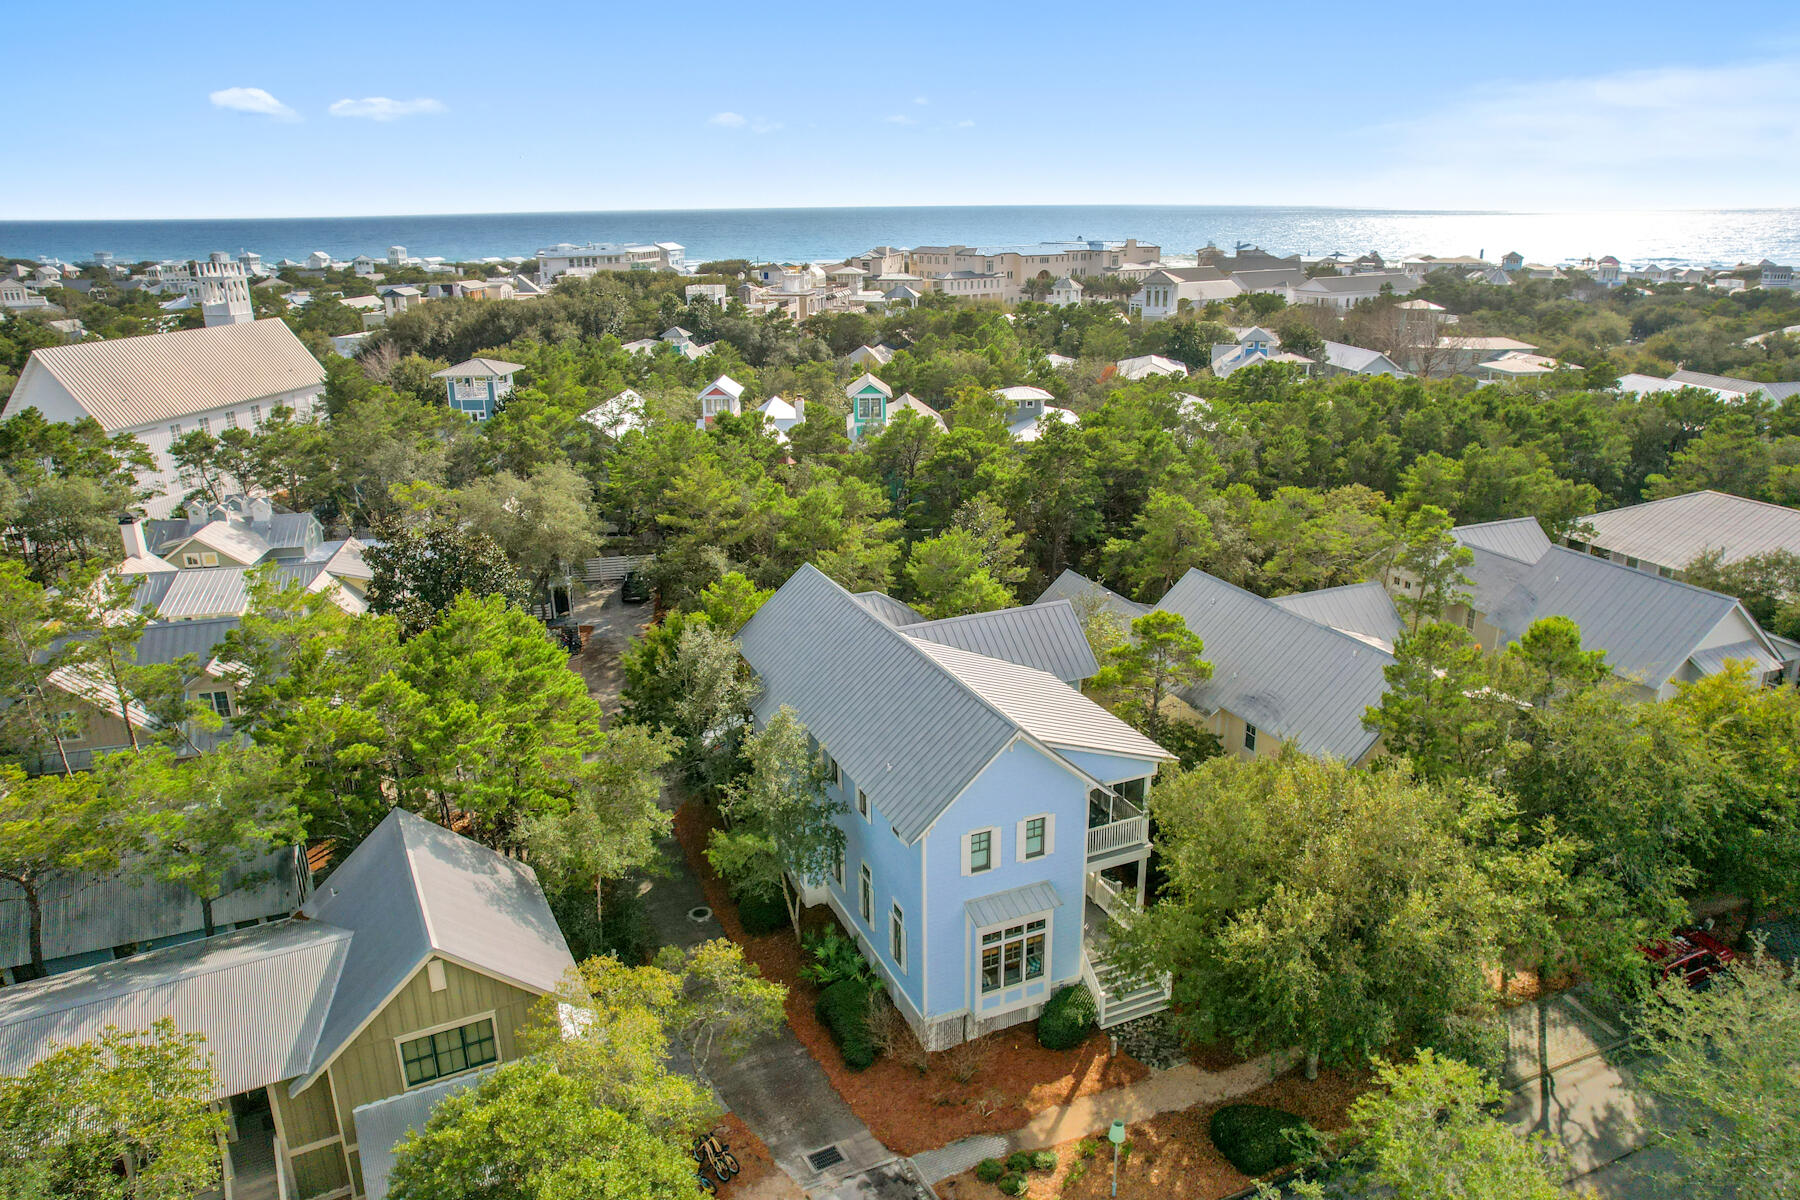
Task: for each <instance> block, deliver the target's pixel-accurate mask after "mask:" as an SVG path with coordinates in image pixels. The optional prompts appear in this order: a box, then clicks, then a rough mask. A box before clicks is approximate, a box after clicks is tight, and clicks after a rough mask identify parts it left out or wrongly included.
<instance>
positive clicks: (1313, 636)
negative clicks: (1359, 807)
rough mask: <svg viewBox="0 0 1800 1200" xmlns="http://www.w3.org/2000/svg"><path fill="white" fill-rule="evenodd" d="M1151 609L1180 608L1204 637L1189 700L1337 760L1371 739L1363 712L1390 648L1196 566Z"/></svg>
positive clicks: (1375, 700)
mask: <svg viewBox="0 0 1800 1200" xmlns="http://www.w3.org/2000/svg"><path fill="white" fill-rule="evenodd" d="M1157 608H1159V609H1163V610H1166V611H1168V612H1175V613H1180V614H1181V616H1182V618H1183V619H1184V620H1185V621H1186V622H1187V627H1188V628H1189V629H1190V630H1192V631H1193V632H1194V633H1197V634H1199V635H1200V638H1201V640H1202V641H1203V642H1204V643H1205V651H1204V655H1203V656H1204V657H1205V659H1206V660H1207V661H1208V662H1210V663H1211V664H1212V668H1213V676H1212V678H1211V679H1209V680H1206V681H1205V682H1203V683H1200V684H1197V685H1195V686H1194V687H1191V688H1188V689H1187V690H1186V691H1184V692H1183V693H1182V696H1183V698H1184V699H1186V700H1187V701H1188V703H1190V704H1192V705H1193V706H1194V707H1196V708H1198V709H1200V710H1201V711H1203V712H1212V711H1214V710H1216V709H1221V708H1223V709H1226V710H1227V711H1229V712H1231V713H1233V714H1235V715H1236V716H1238V717H1240V718H1242V719H1243V720H1245V721H1248V722H1250V723H1251V724H1252V725H1255V726H1256V727H1257V728H1258V729H1259V730H1262V731H1265V732H1267V733H1269V734H1272V735H1274V736H1275V737H1277V738H1279V739H1281V740H1283V741H1292V742H1294V743H1295V744H1296V745H1298V746H1299V747H1300V749H1301V750H1303V751H1305V752H1306V753H1308V754H1312V755H1317V756H1325V755H1329V756H1331V757H1333V758H1339V759H1343V760H1345V761H1346V762H1355V761H1357V760H1358V759H1360V758H1361V757H1362V756H1363V755H1364V754H1367V753H1368V751H1369V748H1370V747H1371V746H1373V745H1374V744H1375V738H1376V736H1377V735H1376V734H1375V732H1374V731H1372V730H1370V729H1367V728H1365V727H1364V726H1363V723H1362V716H1363V711H1364V710H1365V709H1367V708H1369V707H1371V706H1373V705H1376V704H1379V703H1381V697H1382V693H1383V692H1385V691H1386V690H1387V679H1386V678H1385V677H1384V676H1383V674H1382V669H1383V668H1384V667H1386V666H1387V665H1388V664H1390V663H1392V662H1393V661H1394V658H1393V655H1391V654H1388V653H1386V652H1385V651H1382V650H1379V649H1377V648H1375V647H1374V646H1371V645H1369V644H1368V643H1366V642H1364V641H1362V640H1360V639H1359V638H1356V637H1354V636H1352V635H1350V634H1348V633H1340V632H1338V631H1337V630H1336V629H1333V628H1331V627H1329V626H1327V625H1321V624H1319V623H1318V622H1317V621H1312V620H1309V619H1307V618H1306V617H1303V616H1300V615H1299V614H1298V613H1293V612H1289V611H1288V610H1287V609H1286V608H1283V607H1282V606H1281V605H1279V604H1277V603H1276V602H1275V601H1273V600H1267V599H1264V598H1263V597H1261V596H1258V595H1256V594H1255V593H1253V592H1247V591H1245V590H1244V589H1242V588H1239V587H1234V586H1232V585H1231V584H1229V583H1226V582H1225V581H1224V580H1223V579H1217V578H1214V577H1213V576H1211V575H1208V574H1206V572H1204V571H1200V570H1192V571H1189V572H1188V573H1187V574H1186V575H1183V576H1182V577H1181V578H1180V579H1179V580H1177V581H1176V583H1175V586H1174V587H1172V588H1170V589H1169V593H1168V595H1166V596H1164V597H1163V598H1162V602H1161V603H1160V604H1158V605H1157Z"/></svg>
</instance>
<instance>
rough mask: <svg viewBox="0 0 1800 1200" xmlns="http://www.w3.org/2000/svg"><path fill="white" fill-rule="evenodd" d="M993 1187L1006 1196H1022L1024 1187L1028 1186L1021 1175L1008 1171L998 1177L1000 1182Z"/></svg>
mask: <svg viewBox="0 0 1800 1200" xmlns="http://www.w3.org/2000/svg"><path fill="white" fill-rule="evenodd" d="M995 1186H996V1187H998V1188H999V1189H1000V1190H1001V1191H1003V1192H1005V1193H1006V1194H1007V1195H1008V1196H1023V1195H1024V1194H1025V1189H1026V1187H1028V1186H1029V1185H1028V1184H1027V1183H1026V1182H1025V1177H1024V1176H1023V1175H1021V1174H1019V1173H1018V1172H1017V1171H1008V1172H1007V1173H1006V1174H1004V1175H1002V1176H1001V1177H1000V1182H999V1183H998V1184H996V1185H995Z"/></svg>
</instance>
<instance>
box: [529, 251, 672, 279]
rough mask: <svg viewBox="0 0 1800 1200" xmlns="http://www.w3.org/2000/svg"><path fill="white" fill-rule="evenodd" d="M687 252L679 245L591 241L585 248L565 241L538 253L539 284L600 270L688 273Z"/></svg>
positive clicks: (590, 273)
mask: <svg viewBox="0 0 1800 1200" xmlns="http://www.w3.org/2000/svg"><path fill="white" fill-rule="evenodd" d="M685 249H686V248H685V247H683V246H682V245H681V244H680V243H679V242H655V243H624V242H589V243H587V244H586V245H585V246H575V245H571V244H570V243H568V242H563V243H561V244H560V245H555V246H546V247H544V248H543V249H542V250H539V251H538V252H537V260H538V276H537V281H538V282H539V283H545V284H547V283H554V282H555V281H556V280H558V279H560V278H562V277H563V276H564V275H575V276H581V275H592V274H594V273H596V272H598V271H685V270H687V258H686V257H685V254H684V250H685Z"/></svg>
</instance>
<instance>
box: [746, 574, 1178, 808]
mask: <svg viewBox="0 0 1800 1200" xmlns="http://www.w3.org/2000/svg"><path fill="white" fill-rule="evenodd" d="M738 646H739V649H740V650H741V651H742V652H743V655H744V658H745V659H746V660H747V661H748V662H749V663H750V665H751V667H752V668H754V669H755V671H756V673H757V675H758V677H759V678H760V679H761V682H762V691H761V694H760V695H759V696H758V698H757V701H756V705H755V713H756V717H757V719H758V720H759V721H767V720H768V719H769V718H770V717H771V716H773V715H774V714H775V712H776V710H777V709H778V708H779V707H780V706H782V705H784V704H785V705H788V706H790V707H792V708H793V709H794V711H795V712H796V713H797V714H798V715H799V718H800V720H801V721H802V722H803V723H804V724H805V725H806V727H807V729H808V730H810V731H811V732H812V734H813V736H814V737H816V738H818V740H819V741H820V742H822V743H823V744H824V745H825V746H826V747H828V748H829V749H830V751H831V754H832V757H834V758H836V759H837V760H838V762H840V763H842V764H843V766H844V769H845V770H846V771H848V772H849V775H850V777H851V778H852V779H853V780H855V781H856V784H857V786H859V787H861V788H862V789H863V790H864V791H866V792H867V793H868V794H869V797H870V798H871V799H872V800H873V801H874V802H875V804H876V806H877V807H878V808H880V809H881V812H882V815H883V816H885V817H886V818H887V819H888V820H889V822H890V823H891V824H892V825H893V827H894V828H895V829H896V830H897V831H898V832H899V834H900V836H901V837H902V838H904V839H906V840H907V841H912V840H914V839H916V838H917V837H918V836H919V835H921V834H922V833H924V832H925V830H926V829H928V828H929V827H930V826H931V822H932V821H933V820H935V819H936V818H937V815H938V814H939V813H941V812H942V811H943V810H944V809H945V808H947V807H948V806H949V805H950V803H951V802H952V801H954V800H955V799H956V797H957V796H958V795H959V794H960V793H961V792H962V790H963V788H964V787H965V786H967V784H968V783H969V781H970V780H972V779H974V778H975V777H976V776H977V775H978V774H979V773H980V772H981V771H982V770H983V769H984V768H985V767H986V766H987V764H988V763H989V761H991V760H992V758H993V757H994V755H995V754H997V753H999V752H1000V751H1001V750H1002V749H1003V748H1005V746H1006V745H1007V743H1008V742H1009V741H1011V740H1012V738H1013V737H1015V736H1016V735H1018V734H1019V733H1020V732H1022V731H1023V728H1022V726H1020V725H1019V724H1017V723H1016V722H1015V721H1014V720H1013V719H1012V717H1010V716H1009V715H1008V714H1007V713H1006V712H1004V711H1002V710H1001V709H1000V708H998V707H996V706H995V705H994V704H993V703H991V702H990V701H989V700H988V699H986V698H984V696H983V695H982V694H980V693H979V692H977V691H976V690H975V688H974V687H972V686H971V685H970V683H969V682H967V681H966V680H965V679H964V678H962V677H960V676H959V674H958V673H957V672H956V671H953V670H951V669H949V667H947V666H946V665H945V662H944V661H942V660H945V659H948V658H950V657H953V656H958V655H960V656H961V657H962V658H964V659H975V660H977V661H979V662H990V661H993V660H987V659H983V658H982V657H981V656H980V655H975V654H969V653H967V652H963V651H957V650H954V649H952V648H950V647H944V646H938V645H936V644H935V643H933V642H928V641H923V640H919V639H914V638H910V637H907V636H906V635H905V632H904V631H902V630H896V629H894V628H892V627H891V626H889V625H888V624H886V623H885V622H884V621H882V620H881V619H880V618H878V617H876V616H875V615H874V614H873V613H871V612H870V611H869V610H868V609H867V608H865V607H864V606H863V605H862V604H861V603H860V602H859V601H858V600H857V599H856V598H855V597H853V596H851V595H850V593H848V592H846V591H845V590H844V589H843V588H841V587H839V586H838V585H837V584H836V583H834V582H832V581H831V579H830V578H829V577H827V576H826V575H825V574H824V572H822V571H820V570H819V569H818V568H817V567H814V566H812V565H810V564H808V565H806V566H803V567H801V568H800V569H799V570H798V571H796V572H794V574H793V576H792V577H791V578H789V579H788V581H787V582H786V583H784V584H782V585H781V587H780V589H779V590H777V591H776V593H775V595H773V596H771V597H770V598H769V600H768V602H767V603H765V604H764V605H763V606H762V607H761V608H760V609H758V610H757V612H756V615H755V616H753V617H751V618H750V620H749V622H748V623H746V624H745V626H744V627H743V629H741V630H739V631H738ZM1015 669H1016V670H1021V671H1028V669H1027V668H1015ZM1028 673H1029V674H1031V675H1033V676H1036V679H1037V681H1042V682H1047V683H1048V684H1050V685H1051V686H1054V687H1056V688H1060V689H1062V691H1064V692H1066V693H1068V694H1069V695H1070V696H1073V697H1075V698H1076V699H1078V700H1080V702H1081V703H1082V704H1085V705H1088V706H1090V707H1092V708H1094V709H1095V710H1096V711H1097V712H1101V713H1104V710H1102V709H1099V707H1098V706H1097V705H1094V704H1093V702H1092V701H1089V700H1087V699H1086V698H1085V697H1082V696H1081V695H1080V693H1078V692H1075V691H1074V690H1073V689H1071V688H1069V687H1068V686H1067V685H1066V684H1064V683H1062V682H1061V681H1060V680H1057V679H1055V678H1054V677H1053V676H1050V675H1046V674H1043V673H1042V672H1035V671H1030V672H1028ZM1042 682H1035V681H1034V684H1033V686H1034V687H1041V686H1042ZM1105 715H1107V716H1108V717H1110V714H1105ZM1111 719H1113V720H1115V721H1116V720H1117V718H1111ZM1120 724H1121V725H1123V722H1120ZM1155 757H1162V755H1161V754H1160V752H1159V753H1158V754H1157V755H1155Z"/></svg>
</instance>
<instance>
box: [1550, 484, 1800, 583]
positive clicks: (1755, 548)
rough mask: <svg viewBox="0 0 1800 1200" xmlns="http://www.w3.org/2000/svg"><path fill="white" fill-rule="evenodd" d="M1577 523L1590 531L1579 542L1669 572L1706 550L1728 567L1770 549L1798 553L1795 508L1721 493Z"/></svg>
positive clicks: (1799, 516) (1799, 515) (1799, 524)
mask: <svg viewBox="0 0 1800 1200" xmlns="http://www.w3.org/2000/svg"><path fill="white" fill-rule="evenodd" d="M1582 521H1584V522H1585V523H1587V524H1589V525H1592V526H1593V527H1594V536H1593V537H1592V538H1583V539H1582V540H1584V541H1591V542H1592V543H1593V544H1594V545H1596V546H1600V547H1602V548H1604V549H1607V550H1611V551H1613V552H1615V553H1618V554H1625V555H1629V556H1630V557H1632V558H1638V559H1642V560H1644V561H1645V562H1649V563H1655V564H1656V565H1658V566H1663V567H1669V568H1671V569H1673V570H1680V569H1682V568H1683V567H1686V566H1687V565H1688V564H1689V563H1691V562H1693V561H1694V560H1695V559H1696V558H1699V557H1700V556H1701V555H1702V554H1705V553H1706V552H1708V551H1711V550H1722V551H1724V558H1723V561H1725V562H1727V563H1734V562H1741V561H1742V560H1744V559H1746V558H1754V557H1756V556H1757V555H1759V554H1768V553H1770V552H1771V551H1775V550H1786V551H1788V552H1789V553H1791V554H1800V509H1793V508H1787V507H1785V506H1783V505H1780V504H1766V503H1764V502H1763V501H1761V500H1746V499H1745V498H1744V497H1742V496H1731V495H1727V494H1726V493H1724V492H1712V491H1707V492H1688V493H1687V494H1686V495H1682V496H1670V497H1668V498H1667V499H1663V500H1652V501H1650V502H1649V503H1647V504H1633V505H1631V506H1629V507H1627V508H1615V509H1612V510H1611V511H1609V512H1599V513H1593V514H1590V515H1589V516H1586V517H1583V518H1582Z"/></svg>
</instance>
